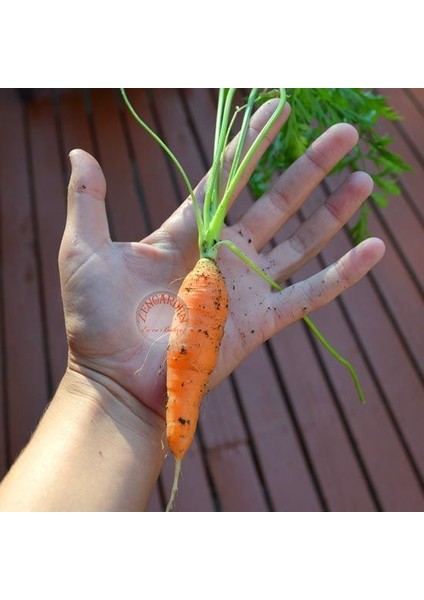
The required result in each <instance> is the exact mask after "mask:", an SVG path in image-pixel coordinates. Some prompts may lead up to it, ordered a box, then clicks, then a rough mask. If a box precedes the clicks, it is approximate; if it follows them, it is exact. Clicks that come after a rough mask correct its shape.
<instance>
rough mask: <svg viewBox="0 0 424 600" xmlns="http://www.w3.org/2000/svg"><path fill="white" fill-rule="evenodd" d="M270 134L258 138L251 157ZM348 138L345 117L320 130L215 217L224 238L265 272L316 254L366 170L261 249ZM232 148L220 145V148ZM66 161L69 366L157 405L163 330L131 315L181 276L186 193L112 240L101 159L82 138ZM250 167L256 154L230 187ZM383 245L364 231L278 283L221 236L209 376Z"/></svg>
mask: <svg viewBox="0 0 424 600" xmlns="http://www.w3.org/2000/svg"><path fill="white" fill-rule="evenodd" d="M274 107H275V105H274V101H270V102H269V103H267V104H265V105H264V106H262V107H261V109H260V110H259V111H258V112H257V113H256V115H255V116H254V117H253V119H252V123H251V128H250V130H249V134H248V144H249V145H250V144H251V143H252V142H253V140H254V138H255V136H256V135H257V131H258V130H259V129H260V127H261V125H262V124H263V123H264V122H265V121H266V120H267V118H268V117H269V114H270V112H271V111H272V110H273V108H274ZM287 116H288V109H287V110H285V111H284V112H283V115H282V116H281V118H280V120H279V121H278V122H277V123H276V124H275V127H274V131H273V132H272V133H273V134H276V133H277V131H278V130H279V128H280V127H281V126H282V124H283V122H284V120H285V119H286V118H287ZM270 141H271V139H269V140H267V141H264V143H263V144H262V147H261V148H259V150H258V153H257V156H256V161H255V162H257V160H259V158H260V156H261V155H262V153H263V152H264V151H265V149H266V147H267V146H268V145H269V143H270ZM356 141H357V134H356V132H355V130H354V128H353V127H351V126H349V125H337V126H335V127H333V128H331V129H330V130H328V131H327V132H326V133H325V134H324V135H323V136H321V138H319V139H318V140H317V141H316V142H315V143H314V144H313V145H312V146H311V148H310V149H309V150H308V151H307V153H306V154H305V155H304V156H303V157H301V158H300V159H299V160H298V161H297V162H296V163H294V164H293V165H292V167H290V169H288V170H287V171H286V172H285V173H284V174H283V175H282V176H281V177H280V178H279V180H278V181H277V182H276V184H275V185H274V186H273V188H272V189H271V190H270V191H269V192H268V193H266V194H265V195H264V196H263V197H262V198H261V199H260V200H258V201H257V202H256V203H255V204H253V205H252V207H251V208H250V209H249V210H247V212H246V213H245V214H244V215H243V216H242V217H241V219H239V221H238V222H237V223H236V224H234V225H232V226H229V227H226V228H225V229H224V232H223V238H226V239H231V240H232V241H234V242H235V243H236V244H237V246H238V247H239V248H240V249H241V250H242V251H243V252H244V253H245V254H247V255H248V256H249V257H250V258H251V259H252V260H253V261H254V262H255V263H256V264H257V265H258V266H260V267H261V268H262V269H264V271H265V272H266V273H267V274H268V275H269V276H270V277H272V278H273V279H275V280H277V281H280V282H282V281H284V280H285V279H287V277H290V276H292V275H293V274H294V273H295V272H296V271H297V270H298V269H299V268H300V267H301V266H303V265H304V264H305V263H306V262H307V261H308V260H310V259H312V258H313V257H314V256H316V254H317V253H318V252H319V251H320V250H321V249H322V248H323V246H325V244H326V243H327V242H328V241H329V240H330V239H331V238H332V237H333V235H335V234H336V233H337V231H338V230H339V229H340V228H341V227H342V226H343V225H344V224H345V223H346V222H347V221H348V220H349V218H350V217H351V216H352V214H353V213H354V212H355V211H356V210H357V209H358V207H359V206H360V204H361V203H362V202H363V201H364V200H365V198H366V197H367V196H368V195H369V193H370V192H371V189H372V181H371V178H370V177H369V176H368V175H366V174H365V173H355V174H353V175H351V176H350V177H348V179H347V180H346V181H345V182H344V184H343V185H342V186H341V187H340V188H339V190H338V191H337V192H335V193H334V194H333V195H332V196H330V198H329V199H328V200H327V202H326V203H325V205H323V206H322V207H321V208H320V209H318V210H317V211H316V212H315V213H314V214H313V215H312V216H311V217H310V218H309V219H308V220H307V221H305V223H304V224H303V225H302V226H301V227H300V228H299V230H298V231H297V232H295V234H294V235H293V236H292V237H291V238H290V239H289V240H287V241H286V242H284V243H282V244H280V245H279V246H277V247H275V248H274V249H273V250H272V251H271V252H270V253H266V252H262V250H263V248H264V247H265V245H266V244H267V242H268V241H269V240H270V239H271V238H272V237H273V235H274V234H275V233H276V232H277V231H278V229H279V228H280V227H281V226H282V225H283V224H284V222H285V221H286V220H287V219H289V218H290V217H291V216H292V215H293V214H294V213H295V212H296V211H297V210H298V208H299V207H300V206H301V205H302V203H303V202H304V201H305V200H306V198H307V197H308V196H309V195H310V193H311V192H312V191H313V190H314V188H315V187H316V186H317V185H318V184H319V182H320V181H321V180H322V179H323V178H324V177H325V175H326V174H327V173H328V172H329V171H330V170H331V169H332V168H333V166H334V165H335V164H336V163H337V162H338V161H339V160H340V159H341V158H342V157H343V156H344V155H345V154H346V153H347V152H348V151H349V150H350V149H351V148H352V147H353V145H354V144H355V143H356ZM233 148H234V145H233V146H230V147H229V149H228V156H231V152H232V150H233ZM71 162H72V176H71V181H70V185H69V193H68V217H67V223H66V228H65V232H64V236H63V240H62V245H61V250H60V256H59V266H60V274H61V285H62V298H63V303H64V310H65V322H66V330H67V336H68V343H69V368H71V369H76V370H81V371H83V372H84V373H85V374H87V375H88V376H92V377H93V378H96V377H99V376H100V377H102V378H109V379H110V380H112V381H113V383H114V385H116V384H118V385H119V386H121V387H122V388H123V389H124V390H125V391H126V392H129V393H130V394H132V395H133V396H134V397H135V398H137V399H138V400H139V401H140V402H143V403H144V404H145V405H146V406H148V407H150V408H152V409H153V410H155V411H156V412H157V413H159V414H163V412H164V407H165V371H164V368H163V367H164V364H165V360H166V348H167V343H166V338H165V336H162V337H160V336H159V337H158V338H157V339H152V338H151V337H148V336H145V335H143V334H142V333H141V332H140V329H139V326H138V324H137V318H136V316H137V310H138V308H139V306H140V303H141V301H142V300H143V299H144V298H146V297H149V296H151V295H152V294H155V293H157V292H162V291H172V292H173V293H177V291H178V287H179V284H180V282H181V280H182V278H183V277H184V276H185V275H186V274H187V273H188V272H189V270H191V268H192V267H193V265H194V264H195V262H196V260H197V259H198V248H197V231H196V222H195V219H194V214H193V209H192V205H191V202H190V200H186V202H185V203H183V204H182V205H181V206H180V207H179V208H178V209H177V210H176V211H175V213H174V214H173V215H171V216H170V218H169V219H168V220H167V221H166V222H165V223H164V224H163V225H162V227H160V228H159V229H158V230H157V231H155V232H154V233H153V234H151V235H149V236H148V237H147V238H146V239H144V240H142V241H140V242H128V243H116V242H112V241H111V239H110V236H109V229H108V224H107V217H106V210H105V204H104V199H105V193H106V182H105V179H104V176H103V173H102V171H101V168H100V166H99V165H98V163H97V162H96V161H95V159H94V158H93V157H91V156H90V155H89V154H87V153H86V152H84V151H82V150H75V151H73V152H72V153H71ZM253 168H254V164H252V165H251V168H250V170H249V171H247V172H246V174H245V179H244V180H243V181H242V182H241V183H240V186H239V191H240V190H241V189H242V187H243V186H244V185H245V184H246V183H247V179H248V177H249V176H250V174H251V172H252V170H253ZM204 184H205V179H204V180H203V181H202V182H200V184H199V186H198V188H197V189H196V197H197V199H198V201H199V202H200V203H201V202H202V197H203V190H204ZM122 201H123V202H124V201H125V198H123V199H122ZM383 252H384V245H383V243H382V242H381V241H380V240H377V239H369V240H367V241H366V242H364V243H363V244H361V245H360V246H358V247H356V248H355V249H354V250H352V251H351V252H349V253H348V254H347V255H345V256H344V257H342V258H341V259H340V261H338V262H337V263H336V264H335V265H333V266H331V267H328V268H327V269H326V270H325V271H324V272H321V273H319V274H317V275H316V276H314V277H312V278H310V279H308V280H306V281H303V282H301V283H297V284H295V285H293V286H290V287H287V288H286V289H284V290H283V291H282V292H278V293H275V292H274V291H272V290H271V287H270V285H269V284H268V283H267V282H266V281H264V280H263V279H262V278H261V277H259V276H258V275H257V274H256V273H255V272H253V271H251V270H250V269H249V268H248V267H247V266H246V265H245V264H244V263H243V262H242V261H241V260H240V259H239V258H238V257H236V256H235V255H233V254H232V253H231V252H230V251H229V250H228V249H227V248H223V249H222V250H220V254H219V257H218V262H219V266H220V269H221V271H222V273H223V275H224V277H225V280H226V283H227V288H228V293H229V297H230V305H229V309H230V314H229V318H228V321H227V323H226V327H225V334H224V338H223V340H222V344H221V348H220V354H219V359H218V364H217V367H216V369H215V371H214V373H213V376H212V380H211V386H215V385H216V384H218V383H219V382H220V381H221V380H222V379H223V378H225V377H226V376H227V375H228V374H229V373H231V371H232V370H233V369H234V368H235V367H236V366H237V365H238V364H239V363H240V362H241V361H242V360H243V359H244V358H245V357H246V356H247V355H248V354H249V353H250V352H252V351H253V350H254V349H255V348H256V347H257V346H258V345H260V344H261V343H263V342H264V341H265V340H266V339H268V338H270V337H271V336H272V335H273V334H274V333H276V332H277V331H279V330H281V329H282V328H283V327H285V326H286V325H288V324H289V323H291V322H293V321H294V320H297V319H299V318H301V317H302V316H304V315H305V314H307V313H309V312H311V311H312V310H314V309H315V308H319V307H320V306H323V305H324V304H327V303H328V302H330V301H331V300H332V299H334V298H335V297H336V296H337V295H338V294H340V293H341V292H342V291H343V290H344V289H346V288H348V287H349V286H350V285H352V284H354V283H355V282H357V281H358V280H359V279H361V278H362V277H363V276H364V275H365V274H366V273H367V272H368V271H369V269H370V268H372V266H373V265H375V264H376V263H377V262H378V260H379V259H380V258H381V257H382V255H383ZM323 282H324V283H323Z"/></svg>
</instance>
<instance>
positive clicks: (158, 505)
mask: <svg viewBox="0 0 424 600" xmlns="http://www.w3.org/2000/svg"><path fill="white" fill-rule="evenodd" d="M162 511H163V507H162V501H161V499H160V493H159V487H158V485H155V488H154V490H153V493H152V496H151V498H150V500H149V504H148V506H147V512H162Z"/></svg>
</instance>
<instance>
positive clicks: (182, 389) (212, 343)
mask: <svg viewBox="0 0 424 600" xmlns="http://www.w3.org/2000/svg"><path fill="white" fill-rule="evenodd" d="M178 296H179V298H180V299H181V300H182V301H183V302H184V303H185V305H186V307H187V314H188V325H187V327H186V329H185V330H184V332H181V331H180V329H179V327H178V323H177V321H178V316H177V315H176V316H175V321H174V323H173V327H172V328H171V334H170V338H169V346H168V354H167V381H166V384H167V394H168V399H167V405H166V435H167V439H168V445H169V449H170V450H171V452H172V454H173V455H174V456H175V460H176V469H175V479H174V485H173V490H172V494H171V499H170V501H169V504H168V508H167V510H169V509H170V508H172V504H173V501H174V498H175V495H176V492H177V486H178V477H179V472H180V468H181V461H182V459H183V457H184V455H185V453H186V452H187V450H188V449H189V447H190V445H191V443H192V441H193V438H194V434H195V431H196V425H197V420H198V416H199V408H200V404H201V401H202V398H203V395H204V394H205V392H206V390H207V385H208V381H209V378H210V376H211V374H212V372H213V370H214V368H215V365H216V362H217V359H218V353H219V347H220V344H221V339H222V336H223V334H224V327H225V322H226V320H227V316H228V293H227V288H226V285H225V281H224V278H223V276H222V274H221V271H220V270H219V268H218V266H217V264H216V262H215V261H214V260H212V259H209V258H201V259H199V261H198V262H197V263H196V265H195V267H194V268H193V270H192V271H191V272H190V273H189V274H188V275H187V276H186V278H185V279H184V281H183V283H182V285H181V287H180V290H179V293H178ZM174 325H175V327H174Z"/></svg>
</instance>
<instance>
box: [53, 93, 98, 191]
mask: <svg viewBox="0 0 424 600" xmlns="http://www.w3.org/2000/svg"><path fill="white" fill-rule="evenodd" d="M59 118H60V123H61V133H62V137H63V145H64V147H63V152H64V158H66V160H67V166H68V170H67V180H68V179H69V175H70V171H71V170H70V165H69V161H68V154H69V153H70V151H71V150H74V149H75V148H81V149H82V150H85V151H86V152H89V153H90V154H92V155H93V156H95V149H94V142H93V138H92V136H91V131H90V125H89V121H88V115H87V113H86V111H85V106H84V99H83V95H82V92H81V90H73V91H71V92H66V93H65V92H64V91H61V92H60V94H59ZM96 158H97V159H98V158H99V157H98V156H96Z"/></svg>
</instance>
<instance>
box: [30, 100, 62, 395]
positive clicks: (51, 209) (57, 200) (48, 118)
mask: <svg viewBox="0 0 424 600" xmlns="http://www.w3.org/2000/svg"><path fill="white" fill-rule="evenodd" d="M28 121H29V134H30V144H31V163H32V172H33V177H34V198H35V204H36V212H37V215H36V227H37V236H38V239H39V240H41V242H42V243H40V259H41V281H40V284H41V285H42V288H43V298H44V305H45V311H46V325H47V341H48V360H49V367H50V373H51V385H52V390H51V391H53V390H55V389H56V388H57V386H58V385H59V382H60V380H61V378H62V376H63V374H64V372H65V369H66V364H67V357H68V349H67V343H66V333H65V322H64V317H63V305H62V299H61V293H60V281H59V269H58V263H57V261H58V254H59V247H60V242H61V239H62V234H63V230H64V227H65V221H66V194H65V186H64V182H63V179H62V167H61V162H60V159H59V157H60V153H59V147H58V140H57V132H56V128H55V120H54V115H53V105H52V101H51V98H49V97H47V98H41V99H36V98H35V99H34V100H33V101H32V102H31V103H30V104H29V105H28Z"/></svg>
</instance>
